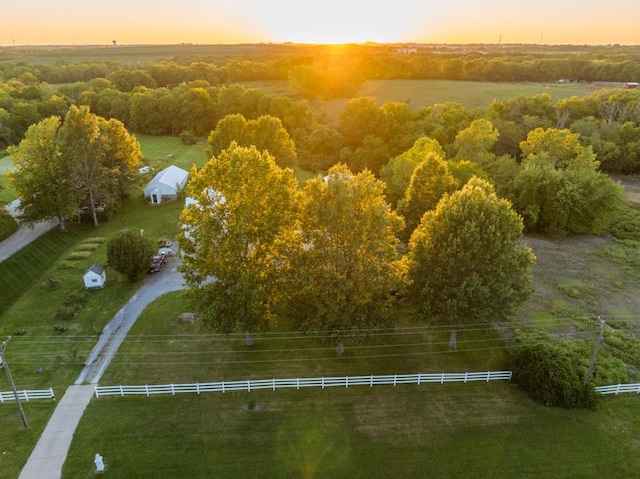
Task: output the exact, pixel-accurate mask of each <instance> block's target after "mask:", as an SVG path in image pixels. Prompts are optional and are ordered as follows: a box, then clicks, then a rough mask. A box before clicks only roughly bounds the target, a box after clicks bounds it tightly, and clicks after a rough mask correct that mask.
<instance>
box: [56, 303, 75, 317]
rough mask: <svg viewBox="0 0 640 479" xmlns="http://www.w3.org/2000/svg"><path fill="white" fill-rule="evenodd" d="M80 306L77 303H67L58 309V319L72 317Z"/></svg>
mask: <svg viewBox="0 0 640 479" xmlns="http://www.w3.org/2000/svg"><path fill="white" fill-rule="evenodd" d="M77 311H78V307H77V306H76V305H75V304H65V305H63V306H59V307H58V309H57V310H56V315H55V318H56V319H71V318H73V317H74V316H75V315H76V312H77Z"/></svg>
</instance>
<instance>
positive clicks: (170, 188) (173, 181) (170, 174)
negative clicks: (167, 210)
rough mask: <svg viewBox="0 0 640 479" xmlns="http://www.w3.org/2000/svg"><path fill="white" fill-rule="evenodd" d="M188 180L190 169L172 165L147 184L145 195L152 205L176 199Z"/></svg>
mask: <svg viewBox="0 0 640 479" xmlns="http://www.w3.org/2000/svg"><path fill="white" fill-rule="evenodd" d="M188 180H189V172H188V171H185V170H183V169H182V168H178V167H177V166H175V165H171V166H169V167H167V168H165V169H164V170H162V171H161V172H160V173H158V174H157V175H156V176H154V177H153V179H152V180H151V181H150V182H149V184H147V186H145V188H144V197H145V198H147V199H148V200H149V203H150V204H152V205H159V204H160V203H162V202H163V201H175V200H177V199H178V195H179V194H180V192H181V191H182V190H183V189H184V187H185V186H186V185H187V181H188Z"/></svg>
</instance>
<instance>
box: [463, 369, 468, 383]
mask: <svg viewBox="0 0 640 479" xmlns="http://www.w3.org/2000/svg"><path fill="white" fill-rule="evenodd" d="M468 377H469V371H467V372H465V373H464V383H465V384H467V378H468Z"/></svg>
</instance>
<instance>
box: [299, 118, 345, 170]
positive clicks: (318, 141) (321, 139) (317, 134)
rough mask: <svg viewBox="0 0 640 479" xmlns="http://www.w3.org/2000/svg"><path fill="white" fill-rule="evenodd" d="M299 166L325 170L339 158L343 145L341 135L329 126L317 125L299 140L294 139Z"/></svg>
mask: <svg viewBox="0 0 640 479" xmlns="http://www.w3.org/2000/svg"><path fill="white" fill-rule="evenodd" d="M296 146H297V149H298V156H299V160H298V161H299V164H300V167H302V168H305V169H307V170H311V171H327V170H328V169H329V168H331V167H332V166H333V165H335V164H336V163H338V160H339V159H340V150H342V147H343V146H344V139H343V138H342V135H341V134H340V133H339V132H338V131H337V130H336V129H335V128H332V127H331V126H328V125H319V126H318V127H317V128H315V129H314V130H312V131H311V132H310V133H309V134H307V135H304V136H303V138H301V141H296Z"/></svg>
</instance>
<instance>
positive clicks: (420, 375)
mask: <svg viewBox="0 0 640 479" xmlns="http://www.w3.org/2000/svg"><path fill="white" fill-rule="evenodd" d="M420 379H422V373H418V386H420Z"/></svg>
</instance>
